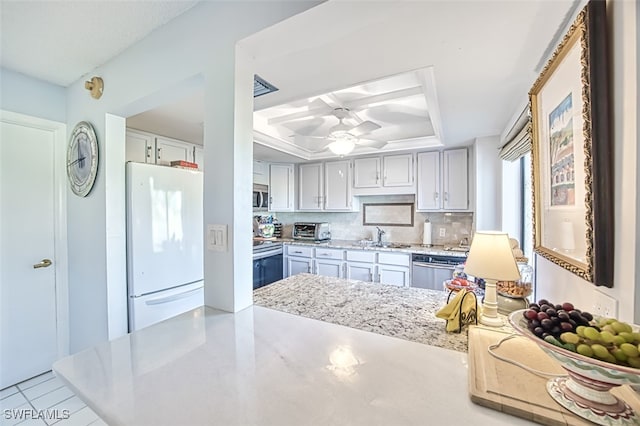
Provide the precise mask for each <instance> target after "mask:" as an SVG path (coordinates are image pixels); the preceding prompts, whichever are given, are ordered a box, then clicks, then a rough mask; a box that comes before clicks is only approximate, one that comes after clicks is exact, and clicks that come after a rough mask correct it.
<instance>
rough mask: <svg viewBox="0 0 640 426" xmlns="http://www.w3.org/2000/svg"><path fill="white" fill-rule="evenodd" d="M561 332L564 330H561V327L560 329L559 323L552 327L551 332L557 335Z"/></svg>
mask: <svg viewBox="0 0 640 426" xmlns="http://www.w3.org/2000/svg"><path fill="white" fill-rule="evenodd" d="M561 332H562V330H561V329H560V327H559V326H557V325H554V326H553V327H552V328H551V334H553V335H554V336H556V335H558V334H560V333H561Z"/></svg>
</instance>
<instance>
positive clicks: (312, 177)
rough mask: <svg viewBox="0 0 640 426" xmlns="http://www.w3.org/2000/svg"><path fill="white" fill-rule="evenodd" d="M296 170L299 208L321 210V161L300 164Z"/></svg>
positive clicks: (322, 196) (322, 198)
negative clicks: (297, 172)
mask: <svg viewBox="0 0 640 426" xmlns="http://www.w3.org/2000/svg"><path fill="white" fill-rule="evenodd" d="M298 171H299V177H298V179H299V181H298V183H299V186H298V203H299V206H298V207H299V209H300V210H322V209H323V208H324V190H323V183H324V182H323V180H322V163H313V164H302V165H300V168H299V169H298Z"/></svg>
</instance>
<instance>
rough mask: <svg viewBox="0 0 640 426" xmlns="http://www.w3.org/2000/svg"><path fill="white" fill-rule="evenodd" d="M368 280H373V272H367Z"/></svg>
mask: <svg viewBox="0 0 640 426" xmlns="http://www.w3.org/2000/svg"><path fill="white" fill-rule="evenodd" d="M369 281H370V282H373V273H371V272H369Z"/></svg>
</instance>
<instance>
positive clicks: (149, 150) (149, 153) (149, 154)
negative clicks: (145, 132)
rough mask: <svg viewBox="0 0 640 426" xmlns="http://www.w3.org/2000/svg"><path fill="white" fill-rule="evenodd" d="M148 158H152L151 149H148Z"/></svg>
mask: <svg viewBox="0 0 640 426" xmlns="http://www.w3.org/2000/svg"><path fill="white" fill-rule="evenodd" d="M147 158H151V147H150V146H148V147H147Z"/></svg>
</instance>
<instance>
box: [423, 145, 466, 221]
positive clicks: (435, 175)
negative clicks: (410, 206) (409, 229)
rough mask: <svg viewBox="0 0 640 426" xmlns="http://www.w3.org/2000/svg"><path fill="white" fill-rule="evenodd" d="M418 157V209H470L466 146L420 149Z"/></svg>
mask: <svg viewBox="0 0 640 426" xmlns="http://www.w3.org/2000/svg"><path fill="white" fill-rule="evenodd" d="M417 158H418V161H417V163H418V167H417V168H418V171H417V174H418V184H417V190H416V203H417V206H416V209H417V210H468V209H469V159H468V151H467V149H466V148H460V149H451V150H446V151H443V152H421V153H419V154H418V155H417Z"/></svg>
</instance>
